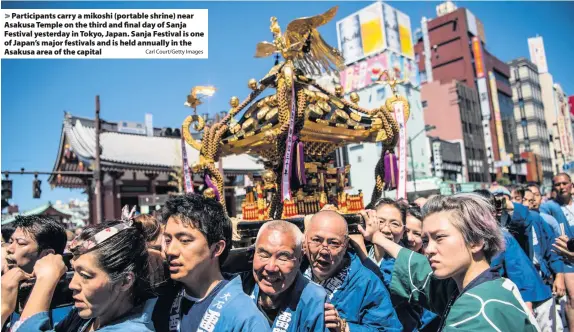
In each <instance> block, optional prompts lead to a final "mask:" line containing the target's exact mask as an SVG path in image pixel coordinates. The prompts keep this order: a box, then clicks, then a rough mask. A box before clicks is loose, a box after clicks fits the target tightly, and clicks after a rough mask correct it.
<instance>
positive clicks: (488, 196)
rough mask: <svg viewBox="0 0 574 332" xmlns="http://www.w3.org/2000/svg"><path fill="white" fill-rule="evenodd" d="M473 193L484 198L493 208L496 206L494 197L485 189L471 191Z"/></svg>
mask: <svg viewBox="0 0 574 332" xmlns="http://www.w3.org/2000/svg"><path fill="white" fill-rule="evenodd" d="M473 193H475V194H478V195H480V196H482V197H484V198H486V199H487V200H488V202H489V203H490V205H492V206H493V207H494V206H496V204H495V200H496V199H495V197H494V195H493V194H492V193H491V192H490V191H488V190H486V189H476V190H475V191H473Z"/></svg>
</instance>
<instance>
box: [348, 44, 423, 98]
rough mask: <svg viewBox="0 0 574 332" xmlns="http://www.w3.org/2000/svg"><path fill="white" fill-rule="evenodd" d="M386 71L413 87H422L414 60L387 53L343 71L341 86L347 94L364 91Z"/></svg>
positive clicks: (362, 61)
mask: <svg viewBox="0 0 574 332" xmlns="http://www.w3.org/2000/svg"><path fill="white" fill-rule="evenodd" d="M385 70H387V71H389V72H390V73H392V74H394V75H395V76H397V77H400V78H401V79H406V80H407V82H408V83H410V84H411V85H412V86H413V87H418V86H419V85H420V80H419V75H418V70H417V66H416V64H415V62H414V60H411V59H407V58H405V57H402V56H399V55H397V54H395V53H393V52H388V51H385V52H383V53H380V54H377V55H375V56H373V57H370V58H368V59H364V60H361V61H359V62H357V63H355V64H353V65H351V66H348V67H347V68H345V69H344V70H342V71H341V72H340V73H339V76H340V82H341V86H342V87H343V89H344V91H345V93H351V92H354V91H357V90H361V89H364V88H366V87H369V86H371V85H373V84H375V82H376V81H377V80H378V79H379V76H380V75H381V73H383V72H384V71H385Z"/></svg>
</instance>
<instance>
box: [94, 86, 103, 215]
mask: <svg viewBox="0 0 574 332" xmlns="http://www.w3.org/2000/svg"><path fill="white" fill-rule="evenodd" d="M100 131H101V123H100V96H99V95H98V96H96V164H95V167H94V180H95V185H96V187H95V190H94V193H95V195H96V220H95V222H94V223H95V224H99V223H101V222H102V179H101V175H102V173H101V170H100V166H101V165H100V155H101V153H102V149H101V148H100Z"/></svg>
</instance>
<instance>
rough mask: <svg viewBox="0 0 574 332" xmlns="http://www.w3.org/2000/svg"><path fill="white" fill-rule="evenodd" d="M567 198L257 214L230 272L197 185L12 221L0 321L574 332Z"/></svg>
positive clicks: (571, 205)
mask: <svg viewBox="0 0 574 332" xmlns="http://www.w3.org/2000/svg"><path fill="white" fill-rule="evenodd" d="M572 193H573V188H572V181H571V179H570V176H568V175H567V174H563V173H561V174H557V175H556V176H555V177H554V178H553V185H552V190H551V191H549V192H548V193H541V191H540V188H539V187H538V186H537V185H536V184H529V185H521V186H513V187H509V188H507V187H503V186H499V185H496V184H495V185H493V186H491V187H490V188H488V189H485V190H477V191H475V192H472V193H459V194H455V195H452V196H440V195H436V196H431V197H427V198H418V199H416V200H415V201H414V202H412V203H409V202H407V201H405V200H399V201H395V200H392V199H387V198H383V199H381V200H380V201H378V202H377V204H376V205H375V206H374V210H366V211H362V212H361V215H362V218H363V220H364V224H363V225H361V226H359V232H360V234H349V228H348V225H347V222H346V221H345V219H344V218H343V217H342V216H341V215H340V214H339V213H338V212H336V211H334V210H333V209H330V208H329V207H328V206H327V207H326V208H324V209H323V210H322V211H320V212H319V213H316V214H314V215H312V216H308V217H307V218H306V219H305V226H304V231H301V229H300V228H299V227H298V226H296V224H294V223H291V222H288V221H283V220H274V221H268V222H266V223H264V224H263V226H262V227H261V228H260V229H259V232H258V234H257V238H256V240H255V243H254V245H253V246H251V247H249V248H247V249H246V252H247V255H246V256H242V257H248V258H245V259H244V262H243V265H245V266H247V267H246V268H244V269H243V270H240V271H233V274H232V273H230V272H229V271H228V270H227V269H225V268H224V267H225V264H228V262H229V259H231V258H232V257H231V256H229V253H230V248H231V243H232V232H233V227H232V222H231V220H230V218H229V217H227V215H226V214H225V212H224V210H223V209H224V208H223V207H222V205H221V204H220V203H218V202H217V201H215V200H212V199H209V198H205V197H203V196H201V195H197V194H188V195H182V196H173V197H171V198H170V199H169V200H168V201H167V202H166V203H165V205H164V206H163V208H162V210H161V213H159V214H158V215H156V216H150V215H137V216H135V217H129V218H124V219H122V220H116V221H107V222H104V223H100V224H97V225H93V226H90V227H87V228H85V229H78V230H77V231H76V234H74V233H72V232H70V231H67V230H65V229H64V228H63V226H62V225H61V224H60V223H58V222H56V221H54V220H52V219H50V218H48V217H41V216H19V217H17V218H16V221H15V222H14V223H13V224H12V225H11V227H3V228H2V238H3V242H2V298H1V302H2V331H14V332H16V331H17V332H22V331H25V332H28V331H34V332H37V331H86V332H88V331H122V332H130V331H181V332H187V331H225V332H227V331H273V332H279V331H336V332H339V331H352V332H355V331H357V332H359V331H508V332H515V331H567V330H569V331H574V302H573V301H574V201H573V199H572ZM66 257H69V259H67V258H66ZM24 290H26V294H23V292H24ZM62 297H69V298H68V299H62ZM66 300H67V301H66ZM56 303H66V305H56ZM72 303H73V304H72Z"/></svg>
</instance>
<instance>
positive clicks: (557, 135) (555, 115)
mask: <svg viewBox="0 0 574 332" xmlns="http://www.w3.org/2000/svg"><path fill="white" fill-rule="evenodd" d="M528 49H529V52H530V61H532V62H533V63H534V64H535V65H536V66H537V67H538V79H539V82H540V91H541V95H542V101H543V103H544V118H545V119H546V127H547V131H548V134H549V135H550V144H549V145H550V155H551V158H552V171H553V172H556V173H557V172H562V171H563V166H564V165H565V164H567V163H569V162H570V161H573V160H574V140H573V138H572V136H573V135H572V122H571V120H570V114H569V111H568V98H567V97H566V94H565V93H564V91H562V88H561V87H560V85H559V84H557V83H555V82H554V79H553V77H552V74H551V73H550V72H549V70H548V63H547V61H546V51H545V49H544V40H543V38H542V37H541V36H536V37H532V38H528Z"/></svg>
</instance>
